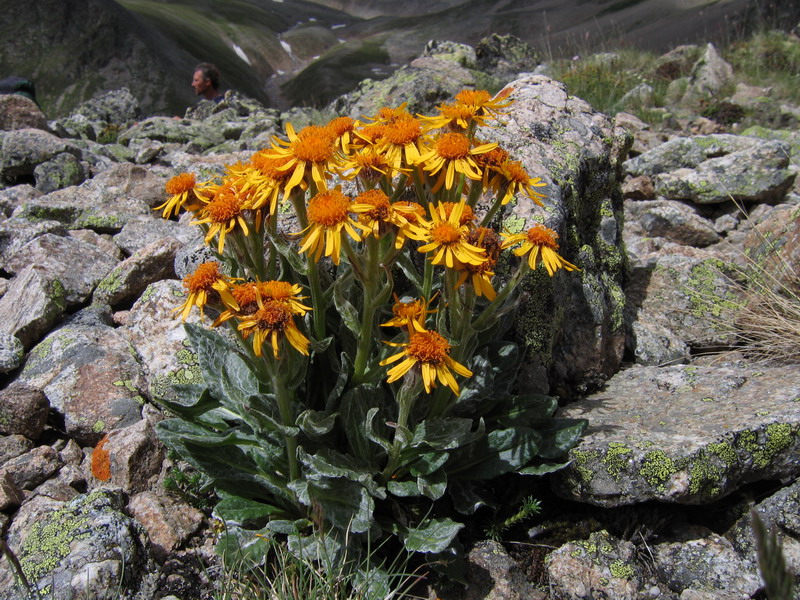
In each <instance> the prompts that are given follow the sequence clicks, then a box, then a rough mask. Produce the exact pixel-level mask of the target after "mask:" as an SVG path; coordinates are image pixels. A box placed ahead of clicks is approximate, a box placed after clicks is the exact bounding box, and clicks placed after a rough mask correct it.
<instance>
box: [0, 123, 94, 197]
mask: <svg viewBox="0 0 800 600" xmlns="http://www.w3.org/2000/svg"><path fill="white" fill-rule="evenodd" d="M62 152H69V153H70V154H73V155H74V156H75V157H76V158H79V157H80V155H81V153H80V150H79V149H78V148H77V147H76V146H75V145H73V144H71V143H70V142H68V141H65V140H62V139H61V138H59V137H57V136H55V135H53V134H52V133H48V132H47V131H42V130H41V129H30V128H29V129H17V130H14V131H7V132H0V181H5V182H6V183H11V184H13V183H15V182H16V181H17V180H18V179H20V178H25V177H27V178H30V177H32V176H33V171H34V169H35V168H36V166H37V165H40V164H42V163H43V162H45V161H47V160H49V159H51V158H53V157H54V156H56V155H57V154H61V153H62Z"/></svg>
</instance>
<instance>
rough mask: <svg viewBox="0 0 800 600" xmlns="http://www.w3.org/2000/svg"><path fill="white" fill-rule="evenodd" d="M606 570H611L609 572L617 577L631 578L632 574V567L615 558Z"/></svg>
mask: <svg viewBox="0 0 800 600" xmlns="http://www.w3.org/2000/svg"><path fill="white" fill-rule="evenodd" d="M608 570H609V571H611V574H612V575H613V576H614V577H616V578H617V579H631V578H632V577H633V574H634V571H633V567H632V566H631V565H629V564H626V563H624V562H622V561H621V560H615V561H614V562H613V563H611V564H610V565H609V567H608Z"/></svg>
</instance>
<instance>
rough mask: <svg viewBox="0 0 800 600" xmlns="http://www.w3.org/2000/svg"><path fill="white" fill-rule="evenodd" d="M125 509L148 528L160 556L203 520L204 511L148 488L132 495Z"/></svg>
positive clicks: (183, 540)
mask: <svg viewBox="0 0 800 600" xmlns="http://www.w3.org/2000/svg"><path fill="white" fill-rule="evenodd" d="M128 510H129V511H130V513H131V515H133V517H134V518H135V519H136V520H137V521H138V522H139V523H141V525H142V526H143V527H144V529H145V531H147V534H148V536H149V537H150V542H151V543H152V545H153V550H154V553H155V555H156V557H157V558H161V559H163V558H165V557H166V556H167V554H169V553H170V552H172V551H173V550H175V549H176V548H178V547H179V546H180V545H181V544H183V543H184V542H186V540H188V539H189V537H191V535H192V534H193V533H194V532H195V531H197V528H198V527H200V524H201V523H202V522H203V513H202V512H200V511H199V510H197V509H196V508H193V507H191V506H189V505H188V504H186V503H184V502H179V501H177V500H175V499H173V498H171V497H168V496H158V495H156V494H155V493H153V492H149V491H146V492H142V493H140V494H137V495H136V496H134V497H132V498H131V500H130V502H129V503H128Z"/></svg>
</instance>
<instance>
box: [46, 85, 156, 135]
mask: <svg viewBox="0 0 800 600" xmlns="http://www.w3.org/2000/svg"><path fill="white" fill-rule="evenodd" d="M140 117H141V108H140V107H139V101H138V100H137V99H136V98H135V97H134V96H133V95H132V94H131V93H130V91H129V90H128V89H127V88H120V89H118V90H111V91H108V92H105V93H103V94H99V95H97V96H96V97H94V98H92V99H91V100H88V101H86V102H84V103H83V104H81V105H79V106H78V108H77V109H75V111H73V113H72V114H71V115H69V116H67V117H64V118H61V119H56V120H54V121H51V123H50V126H51V127H52V129H53V131H55V132H56V133H57V134H58V135H59V136H60V137H63V138H83V139H89V140H92V141H97V142H104V143H110V142H113V141H115V140H116V137H117V133H118V132H119V130H120V129H121V128H123V127H127V126H128V125H130V124H131V123H133V122H134V121H136V120H137V119H139V118H140Z"/></svg>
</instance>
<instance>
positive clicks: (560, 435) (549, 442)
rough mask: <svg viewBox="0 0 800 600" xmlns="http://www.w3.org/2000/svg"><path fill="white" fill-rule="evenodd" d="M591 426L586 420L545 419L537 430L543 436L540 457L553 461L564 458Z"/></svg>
mask: <svg viewBox="0 0 800 600" xmlns="http://www.w3.org/2000/svg"><path fill="white" fill-rule="evenodd" d="M588 426H589V422H588V421H587V420H586V419H545V420H543V421H542V422H541V423H539V424H538V427H536V430H537V431H538V432H539V433H540V434H541V436H542V442H541V445H540V448H539V456H541V457H542V458H547V459H551V460H558V459H561V458H564V457H565V456H566V455H567V452H569V450H570V449H571V448H573V447H574V446H575V444H577V443H578V441H579V440H580V438H581V436H582V435H583V432H584V431H586V428H587V427H588Z"/></svg>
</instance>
